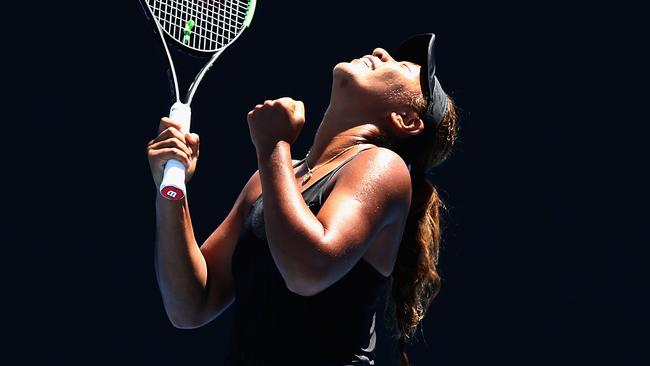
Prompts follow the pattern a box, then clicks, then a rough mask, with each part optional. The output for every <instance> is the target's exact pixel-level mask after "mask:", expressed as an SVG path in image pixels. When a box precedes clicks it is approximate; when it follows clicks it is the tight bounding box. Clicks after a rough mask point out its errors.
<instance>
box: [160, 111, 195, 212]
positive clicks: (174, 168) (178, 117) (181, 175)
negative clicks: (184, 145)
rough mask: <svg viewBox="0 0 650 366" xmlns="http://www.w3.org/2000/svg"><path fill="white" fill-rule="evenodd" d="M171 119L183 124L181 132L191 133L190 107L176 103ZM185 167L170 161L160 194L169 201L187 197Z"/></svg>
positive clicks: (166, 165)
mask: <svg viewBox="0 0 650 366" xmlns="http://www.w3.org/2000/svg"><path fill="white" fill-rule="evenodd" d="M169 118H171V119H173V120H174V121H176V122H178V123H180V124H181V132H182V133H188V132H190V120H191V118H192V109H191V108H190V106H189V105H187V104H183V103H181V102H176V103H174V105H172V108H171V110H170V111H169ZM185 190H186V188H185V165H183V163H181V162H180V161H178V160H175V159H172V160H168V161H167V164H165V171H164V172H163V180H162V183H161V184H160V194H161V195H162V196H163V197H165V198H167V199H168V200H172V201H178V200H181V199H183V197H185V192H186V191H185Z"/></svg>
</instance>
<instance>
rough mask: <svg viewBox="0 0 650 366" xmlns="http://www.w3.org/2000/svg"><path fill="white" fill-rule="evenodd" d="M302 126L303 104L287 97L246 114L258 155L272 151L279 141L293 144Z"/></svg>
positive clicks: (270, 101) (272, 101)
mask: <svg viewBox="0 0 650 366" xmlns="http://www.w3.org/2000/svg"><path fill="white" fill-rule="evenodd" d="M304 124H305V106H304V104H303V103H302V102H301V101H298V100H293V99H291V98H288V97H285V98H280V99H276V100H267V101H265V102H264V104H258V105H256V106H255V108H253V110H252V111H250V112H248V129H249V130H250V135H251V139H252V140H253V144H254V145H255V149H257V152H258V153H261V152H266V151H269V150H270V149H273V147H274V146H275V145H276V144H277V143H278V142H280V141H285V142H287V143H289V144H290V145H291V144H293V143H294V142H295V141H296V139H297V138H298V135H299V134H300V130H302V127H303V126H304Z"/></svg>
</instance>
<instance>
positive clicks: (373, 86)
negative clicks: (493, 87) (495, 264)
mask: <svg viewBox="0 0 650 366" xmlns="http://www.w3.org/2000/svg"><path fill="white" fill-rule="evenodd" d="M434 39H435V37H434V35H433V34H424V35H417V36H414V37H411V38H409V39H408V40H406V41H405V42H404V43H403V44H402V45H401V46H400V47H399V48H398V50H397V52H396V53H395V54H394V55H391V54H389V53H388V52H387V51H386V50H384V49H382V48H377V49H375V50H374V51H373V52H372V54H371V55H366V56H363V57H361V58H359V59H355V60H352V61H351V62H342V63H339V64H337V65H336V66H335V67H334V70H333V83H332V90H331V98H330V103H329V106H328V108H327V110H326V112H325V114H324V116H323V118H322V121H321V123H320V125H319V128H318V131H317V132H316V135H315V137H314V140H313V145H312V146H311V149H310V150H309V153H308V154H307V156H306V157H305V158H304V159H302V160H299V161H298V160H292V156H291V152H290V148H291V144H292V143H294V141H296V139H297V137H298V135H299V133H300V131H301V128H302V127H303V124H304V123H305V114H304V106H303V104H302V102H300V101H295V100H293V99H291V98H280V99H277V100H267V101H265V102H263V103H261V104H258V105H256V106H255V107H254V108H253V109H252V110H251V111H250V112H249V113H248V126H249V130H250V135H251V139H252V141H253V144H254V146H255V149H256V152H257V160H258V170H257V171H256V172H255V173H254V174H253V175H252V176H251V177H250V179H249V180H248V182H247V183H246V185H245V186H244V188H243V189H242V191H241V193H240V195H239V197H238V198H237V200H236V202H235V203H234V206H233V208H232V210H231V211H230V213H229V214H228V216H227V217H226V218H225V219H224V221H223V222H222V223H221V224H220V225H218V227H217V228H216V230H215V231H214V232H213V233H212V234H211V235H210V236H209V237H208V238H207V240H205V242H204V243H203V244H202V245H200V246H199V245H198V243H197V241H196V239H195V237H194V233H193V230H192V223H191V218H190V211H189V206H188V200H187V198H184V199H183V200H180V201H170V200H167V199H164V198H162V197H160V196H158V198H157V201H156V215H157V229H156V234H157V235H156V254H155V262H156V273H157V278H158V283H159V286H160V291H161V294H162V299H163V302H164V306H165V309H166V312H167V314H168V316H169V319H170V320H171V322H172V323H173V324H174V325H175V326H176V327H179V328H194V327H199V326H201V325H203V324H206V323H207V322H209V321H211V320H212V319H214V318H216V317H217V316H219V314H221V313H222V312H223V311H224V310H225V309H226V308H227V307H228V306H230V305H231V304H233V303H234V306H235V309H234V311H235V315H234V324H233V328H232V333H231V334H232V336H231V344H230V350H229V355H228V358H227V361H226V365H297V364H300V365H327V366H333V365H336V366H341V365H374V358H375V341H376V331H375V322H376V321H377V319H376V315H377V311H378V308H379V307H380V306H379V304H380V303H381V302H382V301H381V300H383V296H384V295H387V296H389V297H388V300H390V301H388V304H391V305H392V306H390V307H388V308H389V309H391V310H390V311H388V312H387V314H388V315H389V316H390V318H392V319H394V320H395V324H396V325H397V327H396V330H397V332H396V335H397V337H398V339H399V344H400V347H401V351H402V354H401V362H400V363H401V365H408V358H407V357H406V354H405V353H404V352H403V351H404V343H405V342H407V341H408V340H409V339H410V338H411V337H412V335H413V334H414V332H415V330H416V328H417V325H418V323H419V322H420V321H421V320H422V318H423V317H424V315H425V313H426V311H427V309H428V307H429V304H430V302H431V300H432V299H433V297H434V296H435V295H436V294H437V292H438V290H439V287H440V277H439V276H438V273H437V270H436V265H437V262H438V252H439V243H440V236H441V235H440V232H441V228H440V224H439V209H440V207H441V202H440V200H439V198H438V195H437V192H436V189H435V188H434V187H433V185H432V184H431V183H430V182H429V181H428V180H427V178H426V176H425V172H426V171H427V170H428V169H430V168H432V167H434V166H436V165H438V164H440V163H441V162H442V161H443V160H445V159H446V158H447V156H448V155H449V154H450V152H451V149H452V146H453V145H454V141H455V139H456V133H457V117H456V113H455V109H454V105H453V103H452V101H451V99H449V98H448V97H447V95H446V94H445V93H444V91H443V89H442V88H441V86H440V83H439V82H438V80H437V78H436V77H435V75H434V74H435V67H434V59H433V42H434ZM147 150H148V157H149V163H150V166H151V172H152V174H153V177H154V181H155V184H156V188H159V186H160V183H161V178H162V172H163V167H164V165H165V162H166V161H168V160H169V159H178V160H179V161H182V162H184V164H185V166H186V168H187V179H188V180H189V179H190V178H191V177H192V174H193V173H194V171H195V169H196V163H197V159H198V157H199V137H198V136H197V135H196V134H182V133H180V132H179V125H178V124H177V123H176V122H175V121H173V120H170V119H168V118H163V119H162V120H161V122H160V128H159V135H158V136H157V137H156V138H155V139H154V140H152V141H151V142H150V143H149V146H148V149H147ZM382 314H383V313H380V315H382ZM382 319H383V317H380V320H382Z"/></svg>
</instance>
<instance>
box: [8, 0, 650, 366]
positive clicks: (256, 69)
mask: <svg viewBox="0 0 650 366" xmlns="http://www.w3.org/2000/svg"><path fill="white" fill-rule="evenodd" d="M49 5H50V6H52V5H54V4H49ZM43 6H47V5H43ZM94 6H98V5H97V4H92V5H89V7H90V8H89V9H74V10H73V9H70V10H69V11H65V12H63V14H60V13H62V12H61V9H60V8H59V11H58V12H57V13H56V15H55V14H54V13H50V12H49V10H47V8H43V7H41V8H40V11H39V12H38V14H37V16H36V17H37V18H38V19H39V20H42V21H43V22H47V24H52V25H55V27H51V28H45V27H44V28H43V29H41V30H37V32H35V33H38V37H44V39H45V40H47V41H45V42H44V43H43V44H42V47H43V49H42V50H38V51H37V50H35V49H32V48H29V47H24V49H23V48H22V47H21V49H19V51H20V52H19V54H20V55H21V56H20V58H18V60H17V61H18V63H21V60H25V61H24V62H30V63H34V67H35V68H34V69H31V70H30V71H29V72H17V73H16V74H17V75H14V76H21V77H25V78H26V80H27V81H26V82H23V83H20V84H18V83H14V84H11V83H8V84H7V85H15V89H12V91H13V92H14V93H13V95H17V96H19V97H21V99H22V101H23V103H24V104H21V105H20V108H19V109H20V112H21V117H20V118H21V120H22V119H27V120H28V121H29V120H32V121H38V122H39V123H38V124H33V125H27V126H29V127H26V128H25V127H23V128H21V130H20V131H16V132H15V133H14V132H10V133H9V134H8V136H10V139H11V140H12V141H13V142H14V143H16V146H17V147H18V148H17V150H15V151H16V152H14V151H8V152H7V159H8V161H9V162H10V165H9V166H10V168H9V169H8V170H7V171H6V172H7V176H8V177H11V178H15V181H12V182H15V183H14V185H16V186H18V189H25V190H26V192H27V193H25V194H23V195H9V197H7V198H8V202H11V204H9V203H8V205H7V209H8V210H10V213H13V214H14V217H17V218H19V221H18V222H19V224H17V225H14V227H13V229H14V230H16V231H17V232H18V237H20V238H22V239H23V240H22V241H19V242H18V243H20V244H22V245H20V246H17V245H14V241H12V242H11V243H10V244H11V245H8V247H10V249H13V248H14V247H20V248H21V249H20V253H19V254H17V255H16V256H7V262H8V263H7V265H8V266H9V265H17V267H18V268H19V269H20V270H18V271H11V272H10V275H8V277H7V278H9V279H10V280H12V279H13V278H15V277H18V279H21V280H26V281H24V282H25V284H23V282H17V283H20V285H14V286H11V287H8V290H7V291H8V292H9V293H11V294H12V296H9V297H8V300H7V302H8V303H9V305H14V306H15V307H12V309H16V311H11V312H8V313H7V314H8V318H10V319H9V320H10V322H11V324H16V327H15V328H11V329H13V330H12V333H11V334H12V339H13V340H14V342H12V343H10V345H11V348H14V349H16V350H20V354H21V355H22V357H25V358H26V359H38V360H49V361H51V360H63V361H70V362H73V361H81V362H84V363H90V364H93V363H100V362H103V361H104V362H111V363H114V362H142V363H146V364H161V365H162V364H164V365H167V364H169V365H171V364H199V363H201V364H206V363H207V364H215V365H219V364H220V363H221V362H222V360H223V358H224V355H225V349H226V344H227V342H228V336H227V334H228V328H229V326H230V324H231V314H230V312H226V313H225V314H224V315H223V316H222V317H220V318H218V319H216V320H215V321H213V322H212V323H211V324H209V325H208V326H205V327H203V328H201V329H197V330H191V331H187V330H177V329H175V328H173V327H172V326H171V324H170V323H169V321H168V320H167V318H166V316H165V313H164V310H163V307H162V303H161V299H160V295H159V293H158V288H157V285H156V282H155V276H154V269H153V239H154V222H155V221H154V220H155V216H154V195H155V194H156V193H155V192H154V186H153V182H152V180H151V178H150V175H149V168H148V164H147V160H146V156H145V146H146V143H147V141H149V140H150V139H151V138H153V137H154V136H155V133H156V128H157V124H158V119H159V117H161V116H163V115H166V114H167V113H168V110H169V107H170V105H171V99H170V94H169V87H168V84H167V79H166V76H165V70H166V63H165V60H164V58H163V52H162V49H161V46H160V44H159V41H158V39H157V36H156V35H155V34H154V33H153V32H152V28H151V24H149V23H147V22H146V21H145V18H144V15H143V13H142V11H141V9H140V6H139V4H138V3H137V2H135V1H132V2H128V3H126V2H125V3H123V2H113V3H111V4H110V7H109V8H105V9H99V8H97V9H93V8H92V7H94ZM592 11H594V9H593V8H576V9H573V8H568V7H566V6H564V5H560V4H551V3H547V2H543V3H527V2H520V3H515V4H509V5H505V4H492V3H487V2H483V3H475V2H464V1H453V2H450V1H446V2H439V1H420V2H396V3H392V2H375V1H328V2H301V1H275V2H273V1H264V0H260V1H259V2H258V8H257V12H256V17H255V19H254V21H253V24H252V28H250V30H248V31H246V33H245V34H244V35H243V36H242V38H241V39H240V41H239V42H237V43H236V44H235V45H233V46H232V47H231V48H230V49H228V50H227V51H226V52H225V53H224V54H223V56H222V57H221V59H219V60H218V61H217V63H216V65H215V66H214V67H213V69H212V70H211V71H210V73H209V74H208V75H207V77H206V79H205V82H204V83H203V85H201V87H200V89H199V91H198V94H197V96H196V98H195V101H194V103H193V105H192V107H193V121H192V123H193V124H192V127H193V130H194V131H195V132H197V133H199V134H200V135H201V137H202V151H201V154H202V155H201V160H200V163H199V168H198V171H197V173H196V175H195V177H194V179H193V180H192V182H191V183H190V185H189V190H190V194H191V200H190V203H191V209H192V214H193V222H194V227H195V231H196V235H197V238H198V239H199V240H202V239H204V238H206V237H207V235H208V234H209V233H210V232H211V231H212V230H213V229H214V228H215V227H216V225H218V224H219V223H220V221H221V220H222V219H223V218H224V217H225V215H226V214H227V212H228V211H229V209H230V207H231V205H232V203H233V202H234V200H235V198H236V196H237V195H238V193H239V191H240V190H241V188H242V187H243V185H244V183H245V182H246V180H247V178H248V177H249V176H250V174H251V173H252V172H253V171H254V169H256V159H255V151H254V148H253V145H252V144H251V142H250V138H249V135H248V129H247V124H246V119H245V114H246V113H247V112H248V110H250V109H251V108H252V107H253V106H254V105H255V104H256V103H258V102H260V101H263V100H265V99H269V98H277V97H281V96H291V97H293V98H295V99H300V100H303V101H304V102H305V105H306V110H307V124H306V126H305V128H304V129H303V132H302V134H301V137H300V139H299V141H298V142H297V143H296V144H295V146H294V147H293V154H294V156H295V157H296V158H301V157H302V156H304V154H305V152H306V151H307V150H308V148H309V146H310V143H311V141H312V138H313V134H314V132H315V131H316V128H317V125H318V123H319V121H320V119H319V118H320V116H321V115H322V113H323V111H324V109H325V107H326V103H327V100H328V96H329V90H330V82H331V69H332V67H333V66H334V65H335V64H336V63H337V62H340V61H348V60H351V59H352V58H357V57H359V56H361V55H364V54H368V53H370V52H372V50H373V48H375V47H384V48H387V49H389V50H390V49H392V48H394V47H396V46H397V45H398V44H399V42H400V41H401V40H402V39H403V38H405V37H407V36H408V35H411V34H414V33H421V32H435V33H436V34H437V35H438V42H437V54H438V59H439V60H438V70H439V71H438V74H439V78H440V80H441V81H442V83H443V85H444V87H445V88H446V90H447V91H448V92H449V94H450V95H451V96H452V97H453V98H454V100H455V101H456V103H457V105H458V106H459V108H460V110H461V117H462V121H461V126H462V128H461V133H460V140H459V142H458V145H457V147H456V151H455V153H454V155H453V156H452V157H451V158H450V160H449V161H448V162H447V163H445V164H444V165H443V166H442V167H440V168H439V169H438V170H436V172H435V175H434V176H433V177H432V180H433V182H434V183H435V184H436V186H437V187H439V189H440V191H441V193H442V197H443V198H444V200H445V202H446V204H447V206H448V208H449V210H448V213H447V215H446V231H445V233H444V241H443V247H442V252H441V259H440V262H441V264H440V272H441V275H442V279H443V288H442V292H441V293H440V295H439V296H438V297H437V298H436V299H435V301H434V303H433V304H432V306H431V308H430V310H429V313H428V315H427V317H426V319H425V320H424V322H423V325H424V327H423V328H424V331H423V335H422V334H420V336H419V337H418V341H417V342H416V343H414V344H413V345H411V346H409V354H410V355H411V360H412V363H413V364H415V365H477V364H500V365H505V364H508V365H538V364H539V365H541V364H545V365H583V364H584V365H586V364H617V365H640V364H644V363H643V361H642V355H641V350H640V348H641V345H642V344H647V336H646V337H645V338H644V336H643V335H642V333H643V332H644V331H645V329H647V328H642V326H641V324H642V323H641V321H642V319H644V318H645V315H644V314H642V311H643V310H644V309H646V307H645V305H642V304H643V303H644V301H645V300H646V295H645V293H644V292H643V291H642V285H641V275H640V273H641V266H642V261H644V260H643V256H642V255H641V254H640V253H639V252H638V248H639V247H642V245H643V244H642V240H641V239H640V238H639V237H638V236H634V235H633V234H632V231H631V230H628V229H627V228H630V227H633V226H635V225H637V224H638V222H639V221H640V219H637V220H627V219H623V217H622V216H623V210H622V209H619V208H616V207H613V206H612V204H615V203H617V202H621V201H625V199H624V198H623V196H625V192H624V191H617V190H615V189H614V188H613V186H612V185H611V183H612V182H613V181H614V180H616V178H617V177H618V174H619V172H620V171H622V170H624V169H626V166H625V161H624V160H623V161H621V160H616V159H614V157H613V155H612V154H610V153H608V151H611V150H613V149H615V148H614V145H613V144H612V143H611V141H612V140H613V139H612V138H611V136H616V135H617V134H619V133H621V132H620V130H619V129H618V128H616V127H615V126H612V125H611V122H612V114H614V115H615V113H613V112H611V109H609V110H608V109H607V108H605V106H607V105H609V106H611V105H612V103H613V101H612V100H611V94H612V93H607V92H602V88H603V85H602V78H601V77H600V76H601V75H602V73H603V68H602V65H600V64H599V57H598V55H599V53H598V52H595V53H592V52H593V50H594V48H595V47H596V46H599V47H600V46H601V45H602V44H610V45H611V44H613V41H612V40H613V36H612V35H611V34H609V33H607V32H600V33H593V32H592V31H591V30H590V27H592V26H593V25H594V24H595V23H597V21H596V20H594V18H593V16H592ZM40 18H42V19H40ZM42 24H45V23H42ZM25 28H26V29H24V31H26V32H29V31H30V30H34V29H33V28H30V29H27V28H29V27H25ZM598 49H599V48H598ZM175 56H176V59H178V60H179V63H178V64H177V65H178V67H179V68H180V69H181V72H180V74H181V75H186V76H185V77H184V80H185V81H184V82H185V83H187V81H188V80H187V78H188V76H187V75H188V72H187V71H193V70H198V68H199V67H200V66H201V64H202V62H203V61H201V60H193V59H187V58H185V57H182V56H181V57H178V54H176V55H175ZM19 66H20V65H19ZM189 74H191V77H193V73H192V72H190V73H189ZM184 89H185V88H184ZM603 114H606V116H605V117H604V116H603ZM15 155H17V157H16V156H15ZM22 157H29V158H32V159H33V163H32V164H20V163H19V164H15V165H14V164H13V162H14V161H15V160H14V159H16V158H17V159H18V161H19V162H21V161H22V160H21V158H22ZM61 162H63V163H64V165H63V166H64V169H60V168H59V167H60V163H61ZM14 166H15V167H16V168H15V169H14ZM633 186H634V183H633V182H631V183H630V184H629V186H628V187H629V188H630V189H631V188H632V187H633ZM14 200H16V201H15V202H14ZM24 238H28V240H27V243H28V244H24V242H25V240H24ZM645 244H646V245H647V243H645ZM382 331H383V330H381V329H380V340H379V342H380V345H379V351H378V356H379V359H378V361H377V365H392V364H394V363H391V362H393V358H394V352H393V351H394V350H393V349H392V348H391V347H392V346H393V345H392V344H391V343H390V342H389V341H388V340H387V338H386V337H385V333H381V332H382Z"/></svg>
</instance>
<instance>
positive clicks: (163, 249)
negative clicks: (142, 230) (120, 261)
mask: <svg viewBox="0 0 650 366" xmlns="http://www.w3.org/2000/svg"><path fill="white" fill-rule="evenodd" d="M155 265H156V275H157V279H158V285H159V287H160V292H161V295H162V298H163V302H164V305H165V309H166V311H167V314H168V316H169V318H170V320H171V321H172V323H173V324H174V325H176V326H179V327H185V326H192V325H193V324H194V323H196V322H197V320H196V319H197V317H200V313H201V309H202V308H203V307H204V305H205V299H206V281H207V267H206V263H205V259H204V257H203V255H202V254H201V251H200V249H199V246H198V244H197V242H196V239H195V238H194V231H193V229H192V220H191V218H190V211H189V206H188V203H187V198H184V199H183V200H181V201H170V200H167V199H164V198H162V197H161V196H160V195H158V196H157V198H156V248H155Z"/></svg>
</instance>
